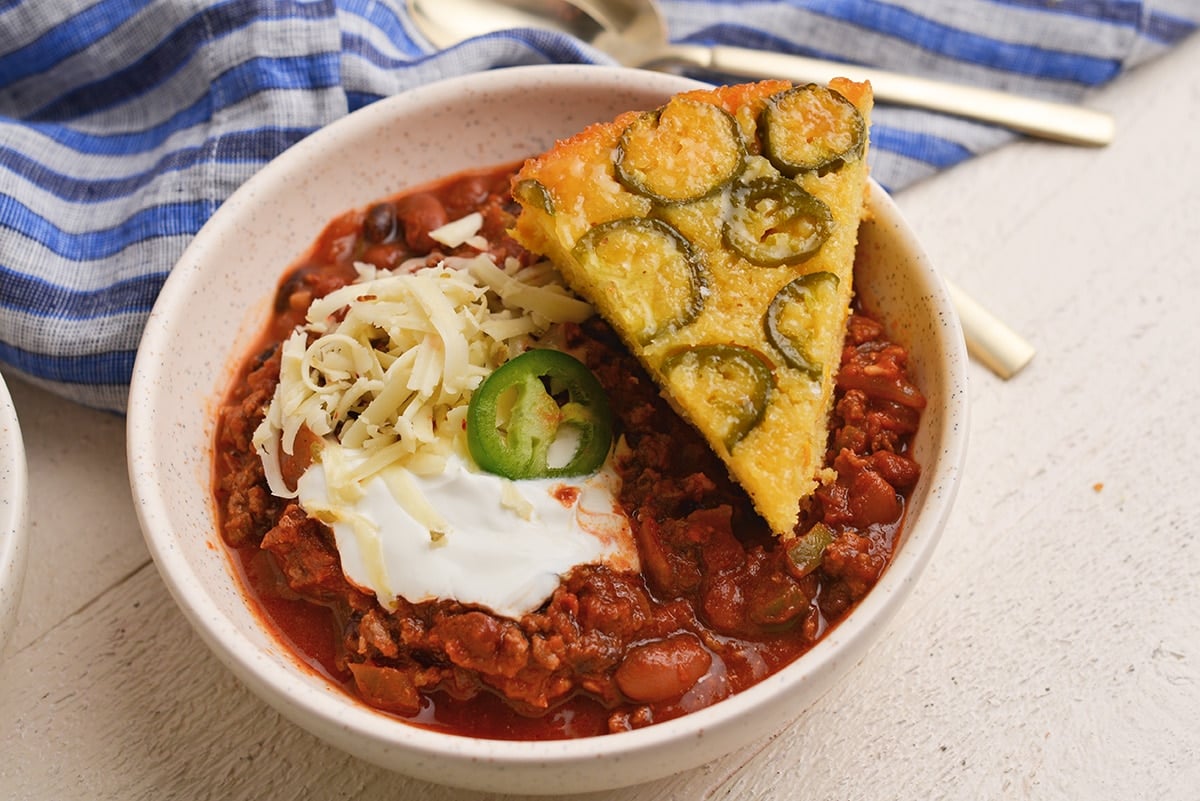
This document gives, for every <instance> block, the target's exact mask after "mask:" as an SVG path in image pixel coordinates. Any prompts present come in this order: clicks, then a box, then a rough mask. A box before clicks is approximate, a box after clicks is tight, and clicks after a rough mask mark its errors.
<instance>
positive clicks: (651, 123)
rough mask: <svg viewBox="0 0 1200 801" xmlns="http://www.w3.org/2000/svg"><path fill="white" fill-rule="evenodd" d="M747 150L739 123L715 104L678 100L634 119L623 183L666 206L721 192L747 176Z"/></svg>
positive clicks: (620, 155)
mask: <svg viewBox="0 0 1200 801" xmlns="http://www.w3.org/2000/svg"><path fill="white" fill-rule="evenodd" d="M745 156H746V145H745V143H744V142H743V141H742V134H741V130H740V129H739V128H738V124H737V121H736V120H735V119H734V118H733V117H732V116H730V114H729V113H728V112H726V111H725V109H723V108H719V107H718V106H714V105H712V104H711V103H703V102H701V101H698V100H690V99H688V98H682V97H677V98H674V99H672V100H671V101H670V102H668V103H667V104H666V105H665V106H663V107H662V108H660V109H658V110H656V111H651V112H647V113H645V114H642V115H641V116H639V117H638V118H637V119H636V120H634V121H633V122H632V123H631V124H630V125H629V126H628V127H627V128H626V129H625V130H624V131H623V132H622V133H621V138H620V140H619V141H618V142H617V153H616V159H615V162H614V166H615V167H616V175H617V180H618V181H620V182H621V183H622V184H624V185H625V187H626V188H628V189H629V190H630V191H632V192H636V193H638V194H640V195H645V196H646V197H649V198H651V199H652V200H656V201H658V202H660V203H667V204H680V203H690V202H691V201H694V200H699V199H701V198H705V197H708V196H709V195H712V194H715V193H716V192H719V191H720V190H721V189H722V188H724V187H725V186H726V185H728V184H729V182H730V181H732V180H733V179H734V178H735V177H736V176H737V175H738V174H739V173H740V172H741V171H742V167H743V165H744V163H745Z"/></svg>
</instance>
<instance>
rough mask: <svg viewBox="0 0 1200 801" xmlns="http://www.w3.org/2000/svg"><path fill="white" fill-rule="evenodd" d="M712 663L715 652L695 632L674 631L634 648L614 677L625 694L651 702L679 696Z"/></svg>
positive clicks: (690, 686)
mask: <svg viewBox="0 0 1200 801" xmlns="http://www.w3.org/2000/svg"><path fill="white" fill-rule="evenodd" d="M711 665H712V654H710V653H709V652H708V651H707V650H705V648H704V646H703V645H701V643H700V640H699V639H698V638H697V637H696V636H695V635H694V634H675V635H673V636H671V637H668V638H666V639H665V640H656V641H654V642H649V643H646V644H644V645H639V646H636V647H634V648H631V649H630V650H629V652H628V653H627V654H626V655H625V659H624V660H623V661H622V662H621V666H620V667H618V668H617V671H616V674H615V676H614V678H615V679H616V682H617V687H619V688H620V690H621V692H622V693H624V694H625V695H626V696H628V697H629V698H631V699H633V700H634V701H640V702H642V703H647V704H650V703H657V702H661V701H670V700H672V699H675V698H679V697H680V696H681V695H683V694H684V693H686V692H687V691H688V690H690V689H691V688H692V687H693V686H694V685H695V684H696V682H698V681H700V679H701V678H702V677H703V676H704V674H705V673H707V672H708V668H709V667H710V666H711Z"/></svg>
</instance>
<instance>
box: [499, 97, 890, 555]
mask: <svg viewBox="0 0 1200 801" xmlns="http://www.w3.org/2000/svg"><path fill="white" fill-rule="evenodd" d="M871 103H872V96H871V88H870V85H869V84H860V83H854V82H851V81H847V80H835V81H834V82H832V83H831V84H830V86H829V87H822V86H816V85H808V86H793V85H792V84H790V83H788V82H784V81H764V82H761V83H755V84H744V85H739V86H726V87H719V88H716V89H712V90H700V91H693V92H687V93H684V94H681V95H677V96H676V97H674V98H672V99H671V100H670V101H668V102H667V103H666V104H665V105H664V106H662V107H661V108H659V109H656V110H655V111H652V112H645V113H638V112H629V113H626V114H623V115H621V116H619V117H618V118H617V119H616V120H614V121H613V122H610V123H603V124H598V125H594V126H592V127H589V128H588V129H586V130H585V131H583V132H582V133H580V134H578V135H576V136H574V137H573V138H570V139H567V140H565V141H562V142H559V143H558V144H557V145H556V146H555V147H554V148H553V149H552V150H550V151H549V152H547V153H545V154H543V155H541V156H539V157H537V158H534V159H531V160H529V161H528V162H526V163H525V165H524V166H523V168H522V169H521V170H520V172H519V173H518V174H517V176H516V177H515V178H514V182H513V194H514V196H515V197H516V198H517V200H518V201H519V202H520V203H521V206H522V211H521V214H520V216H519V218H518V220H517V223H516V225H515V228H514V231H513V235H514V236H515V238H516V239H517V240H518V241H519V242H520V243H521V244H522V245H524V246H525V247H527V248H529V249H530V250H532V251H535V252H538V253H542V254H544V255H546V256H548V257H549V258H550V259H551V260H552V261H553V262H554V263H555V264H556V265H557V266H558V267H559V269H560V270H561V271H562V273H563V276H564V277H565V278H566V280H567V282H568V284H570V286H571V287H572V288H573V289H574V290H575V291H576V292H578V293H579V294H580V295H582V296H584V297H585V298H587V299H588V300H589V301H591V302H592V303H593V304H594V306H595V307H596V309H597V310H598V311H599V313H600V314H601V315H602V316H603V317H604V318H605V319H606V320H607V321H608V322H609V323H610V324H611V325H612V327H613V328H614V329H615V330H616V331H617V333H618V334H619V335H620V336H621V337H622V339H623V340H624V341H625V343H626V344H627V345H628V347H629V348H630V349H631V350H632V351H633V353H635V354H636V355H637V356H638V358H639V359H640V360H641V361H642V363H643V364H644V365H645V366H646V368H647V370H648V371H649V372H650V374H651V375H652V376H653V377H654V379H655V380H656V381H657V382H659V385H660V386H661V388H662V390H663V392H664V395H665V396H666V397H667V398H668V399H669V400H670V401H671V403H672V404H673V405H674V406H675V407H676V409H677V410H678V411H679V412H680V413H681V414H682V415H683V416H684V417H685V418H687V419H688V420H690V421H691V423H692V424H693V425H694V426H695V427H696V428H697V429H699V431H700V432H701V433H703V434H704V436H705V437H706V438H707V439H708V441H709V443H710V444H711V446H712V448H713V449H714V450H715V451H716V452H717V453H718V454H719V455H720V456H721V458H722V459H723V460H724V461H725V463H726V464H727V465H728V467H729V470H730V473H731V474H732V476H733V477H734V479H735V480H736V481H737V482H738V483H740V484H741V485H742V486H743V487H744V488H745V489H746V491H747V492H748V493H749V495H750V497H751V498H752V500H753V502H754V504H755V508H756V509H757V510H758V511H759V513H760V514H761V515H762V516H763V518H764V519H765V520H766V521H767V523H768V525H770V527H771V529H772V530H773V531H774V532H775V533H776V534H778V535H780V536H784V537H788V536H791V535H792V534H793V533H794V529H795V527H796V523H797V520H798V516H799V512H800V509H801V505H802V504H803V503H804V502H805V499H807V498H808V496H809V495H810V494H811V493H812V491H813V490H814V489H816V487H817V484H818V481H819V479H820V477H821V474H822V469H823V467H822V466H823V463H824V456H825V449H826V441H827V439H828V418H829V411H830V404H831V398H832V394H833V386H834V379H835V372H836V370H837V366H838V363H839V361H840V353H841V346H842V340H843V335H844V331H845V323H846V317H847V314H848V310H849V304H850V298H851V295H852V277H853V276H852V274H853V266H854V251H855V245H856V242H857V235H858V224H859V220H860V217H861V216H862V213H863V199H864V193H865V188H866V179H867V166H866V151H867V132H868V125H869V117H870V111H871Z"/></svg>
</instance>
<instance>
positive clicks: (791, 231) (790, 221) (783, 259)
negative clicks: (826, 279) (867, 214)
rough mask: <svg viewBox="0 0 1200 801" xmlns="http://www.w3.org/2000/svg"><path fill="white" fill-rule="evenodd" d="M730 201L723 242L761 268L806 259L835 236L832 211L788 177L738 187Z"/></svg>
mask: <svg viewBox="0 0 1200 801" xmlns="http://www.w3.org/2000/svg"><path fill="white" fill-rule="evenodd" d="M730 201H731V208H730V212H729V217H728V218H727V219H726V220H725V227H724V230H723V232H722V233H723V236H724V239H725V244H726V245H728V246H729V247H730V248H732V249H733V250H734V251H736V252H737V253H739V254H741V256H742V257H743V258H745V259H746V261H749V262H750V263H751V264H756V265H758V266H760V267H778V266H780V265H784V264H798V263H800V262H802V261H806V260H808V259H810V258H812V257H813V256H814V255H816V253H817V251H819V250H820V249H821V245H823V244H825V240H826V239H828V238H829V235H830V234H831V233H832V232H833V227H834V222H833V214H832V213H831V212H830V211H829V207H828V206H826V205H825V204H824V203H823V202H821V201H820V200H819V199H817V198H816V197H814V196H813V195H811V194H809V193H808V192H805V191H804V190H803V189H802V188H800V186H799V185H798V184H796V183H795V182H793V181H789V180H788V179H786V178H771V177H768V178H757V179H755V180H753V181H750V182H749V183H744V184H738V185H737V186H735V187H734V188H733V191H732V192H731V193H730Z"/></svg>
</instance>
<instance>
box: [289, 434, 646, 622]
mask: <svg viewBox="0 0 1200 801" xmlns="http://www.w3.org/2000/svg"><path fill="white" fill-rule="evenodd" d="M358 458H359V457H357V456H356V455H355V454H354V453H352V452H346V451H345V449H342V448H339V447H338V446H336V445H330V446H327V447H326V448H325V449H324V450H323V453H322V457H321V461H320V462H319V463H316V464H313V465H312V466H311V467H309V468H308V470H306V471H305V473H304V474H303V476H302V477H301V478H300V481H299V483H298V487H297V488H298V492H299V495H298V501H299V503H300V505H301V506H302V507H303V508H304V509H305V511H306V512H308V513H309V515H311V516H313V517H316V518H318V519H320V520H321V521H322V522H324V523H326V524H327V525H328V526H330V528H332V529H333V532H334V537H335V539H336V542H337V548H338V553H339V554H340V555H341V560H342V571H343V572H344V573H345V575H346V577H347V578H348V579H349V580H350V581H351V582H353V583H354V584H356V585H357V586H359V587H362V588H364V589H369V590H370V591H372V592H374V593H375V595H376V597H377V598H378V599H379V602H380V603H381V604H382V605H384V606H385V607H389V608H394V607H395V603H396V599H397V598H398V597H399V598H404V599H405V600H407V601H410V602H412V603H419V602H423V601H431V600H436V599H444V598H452V599H455V600H458V601H460V602H462V603H468V604H480V605H482V606H486V607H488V608H489V609H491V610H492V611H494V612H496V613H497V614H499V615H503V616H506V617H510V618H519V617H520V616H521V615H523V614H526V613H528V612H532V611H534V610H535V609H537V608H538V607H539V606H540V605H541V604H542V603H543V602H544V601H545V600H546V599H547V598H548V597H549V596H550V595H551V593H553V592H554V590H555V589H556V588H557V587H558V585H559V583H560V581H561V578H562V576H564V575H565V574H566V573H568V572H569V571H570V570H571V569H572V568H574V567H576V566H577V565H585V564H601V563H603V564H607V565H609V566H610V567H612V568H614V569H617V570H636V569H637V567H638V561H637V549H636V546H635V545H634V543H633V535H632V532H631V531H630V527H629V521H628V519H627V518H626V517H625V515H624V513H623V512H622V511H621V509H620V506H619V504H618V503H617V501H616V498H617V494H618V493H619V491H620V484H621V481H620V478H619V477H618V476H617V474H616V473H615V472H614V471H613V470H612V468H611V467H610V466H606V467H605V468H604V469H602V470H601V471H600V472H598V473H596V474H594V475H591V476H586V477H583V478H580V479H574V480H564V479H541V480H528V481H515V482H513V481H508V480H506V479H502V478H499V477H498V476H493V475H490V474H488V473H482V472H477V471H475V470H473V469H472V468H471V466H470V465H469V464H468V463H467V462H466V461H464V460H463V459H462V458H461V457H458V456H452V457H451V458H450V459H449V460H448V461H447V464H446V469H445V470H444V471H443V472H442V473H440V474H437V475H432V476H423V475H417V474H414V473H412V472H410V471H408V470H406V469H405V468H403V467H392V468H388V469H386V470H384V471H382V472H381V473H379V474H376V475H375V476H373V477H371V478H370V479H368V480H367V481H365V482H362V484H361V485H347V484H345V483H343V482H342V478H341V476H342V475H344V474H345V472H346V470H347V468H350V467H352V465H353V463H354V462H355V461H356V460H357V459H358Z"/></svg>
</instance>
